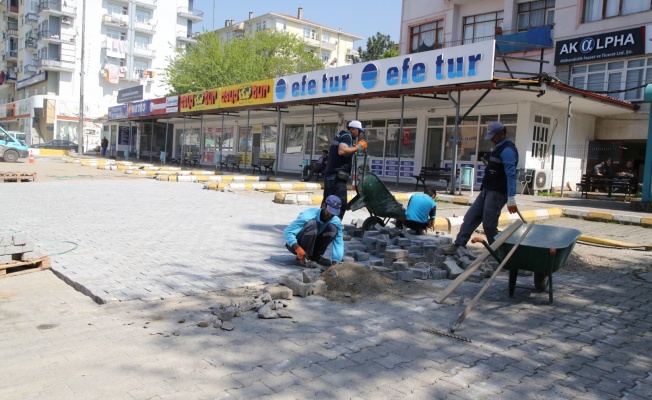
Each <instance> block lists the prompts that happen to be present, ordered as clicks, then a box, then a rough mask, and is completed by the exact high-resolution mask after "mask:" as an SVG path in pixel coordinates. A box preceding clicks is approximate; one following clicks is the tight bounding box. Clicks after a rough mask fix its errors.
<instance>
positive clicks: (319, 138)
mask: <svg viewBox="0 0 652 400" xmlns="http://www.w3.org/2000/svg"><path fill="white" fill-rule="evenodd" d="M337 133H338V132H337V123H334V122H333V123H324V124H316V125H315V148H314V149H313V147H312V140H313V139H312V138H313V136H312V132H310V127H307V132H306V145H305V146H304V149H305V150H304V155H305V156H306V158H309V157H311V154H312V155H315V156H316V157H314V158H317V157H319V156H320V155H321V151H322V150H328V148H329V147H330V144H331V141H332V140H333V138H334V137H335V136H337Z"/></svg>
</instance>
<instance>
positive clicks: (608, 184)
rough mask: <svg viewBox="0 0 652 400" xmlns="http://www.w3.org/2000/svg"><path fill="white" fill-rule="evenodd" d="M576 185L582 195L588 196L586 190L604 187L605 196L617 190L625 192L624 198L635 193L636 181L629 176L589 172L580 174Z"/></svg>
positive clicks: (596, 189) (602, 188)
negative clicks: (580, 177)
mask: <svg viewBox="0 0 652 400" xmlns="http://www.w3.org/2000/svg"><path fill="white" fill-rule="evenodd" d="M577 186H578V188H579V189H580V190H581V192H582V193H581V196H582V197H588V192H593V191H599V190H604V189H606V190H607V197H611V193H613V192H614V191H618V192H620V193H625V200H627V199H628V198H629V197H631V195H633V194H634V193H636V191H637V189H638V183H637V182H635V181H633V180H631V179H630V178H625V177H620V176H602V175H591V174H584V175H582V181H581V182H580V183H579V184H578V185H577Z"/></svg>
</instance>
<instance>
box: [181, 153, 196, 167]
mask: <svg viewBox="0 0 652 400" xmlns="http://www.w3.org/2000/svg"><path fill="white" fill-rule="evenodd" d="M183 165H184V166H186V165H187V166H189V167H198V166H199V157H198V156H195V157H191V158H188V157H186V158H184V159H183Z"/></svg>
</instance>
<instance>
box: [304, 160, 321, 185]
mask: <svg viewBox="0 0 652 400" xmlns="http://www.w3.org/2000/svg"><path fill="white" fill-rule="evenodd" d="M318 162H319V160H318V159H317V160H310V166H311V167H312V168H315V165H316V164H317V163H318ZM299 167H301V178H305V176H303V167H304V165H303V164H299ZM325 170H326V164H324V168H322V169H321V170H320V171H314V172H313V173H312V176H314V177H315V180H316V181H318V180H319V177H322V178H323V177H324V171H325Z"/></svg>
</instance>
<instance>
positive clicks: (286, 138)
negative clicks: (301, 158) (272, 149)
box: [283, 125, 303, 154]
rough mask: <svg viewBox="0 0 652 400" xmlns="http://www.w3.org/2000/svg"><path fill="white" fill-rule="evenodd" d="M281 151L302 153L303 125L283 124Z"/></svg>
mask: <svg viewBox="0 0 652 400" xmlns="http://www.w3.org/2000/svg"><path fill="white" fill-rule="evenodd" d="M283 145H284V147H283V153H284V154H302V153H303V125H285V128H284V130H283Z"/></svg>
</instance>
